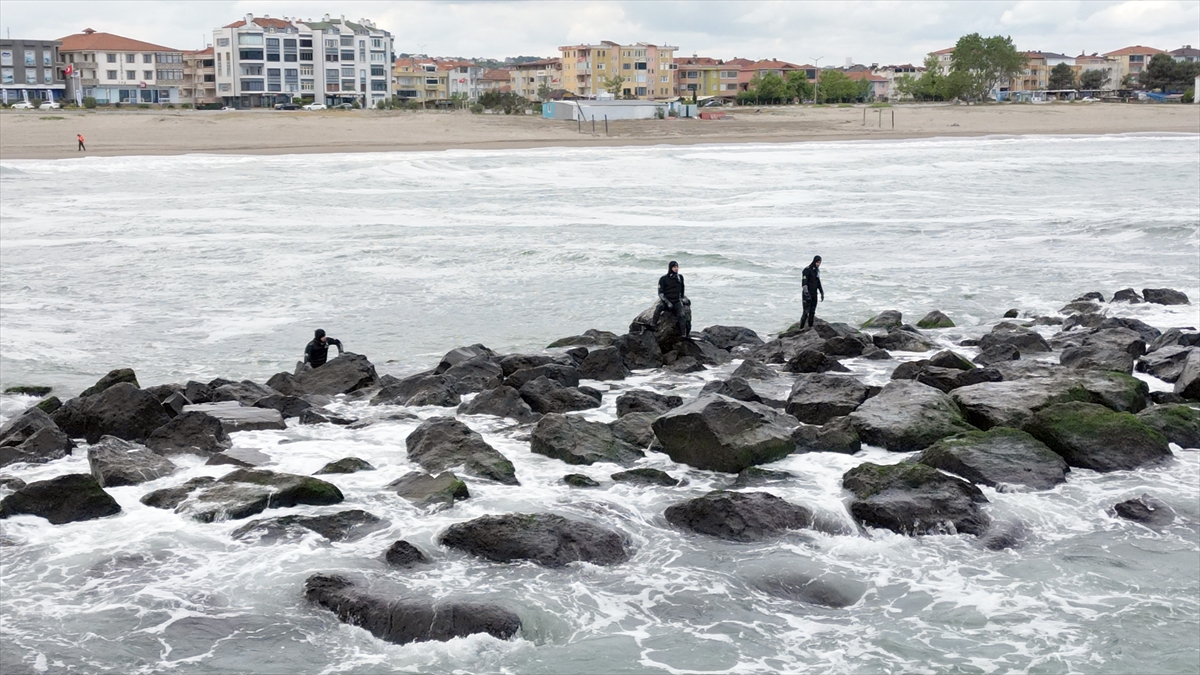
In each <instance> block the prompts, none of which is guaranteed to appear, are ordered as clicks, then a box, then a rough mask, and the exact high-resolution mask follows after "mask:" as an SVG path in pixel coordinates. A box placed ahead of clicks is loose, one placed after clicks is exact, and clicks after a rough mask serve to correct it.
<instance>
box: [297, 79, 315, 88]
mask: <svg viewBox="0 0 1200 675" xmlns="http://www.w3.org/2000/svg"><path fill="white" fill-rule="evenodd" d="M312 90H313V81H312V80H300V91H312Z"/></svg>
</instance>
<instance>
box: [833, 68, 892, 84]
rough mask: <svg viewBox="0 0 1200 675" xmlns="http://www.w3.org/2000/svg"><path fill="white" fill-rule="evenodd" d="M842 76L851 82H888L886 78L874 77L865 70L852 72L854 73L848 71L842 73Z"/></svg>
mask: <svg viewBox="0 0 1200 675" xmlns="http://www.w3.org/2000/svg"><path fill="white" fill-rule="evenodd" d="M843 74H844V75H845V76H846V77H847V78H849V79H851V80H870V81H871V82H887V81H888V79H887V78H886V77H882V76H880V75H874V74H872V73H870V72H868V71H865V70H854V71H850V72H847V73H843Z"/></svg>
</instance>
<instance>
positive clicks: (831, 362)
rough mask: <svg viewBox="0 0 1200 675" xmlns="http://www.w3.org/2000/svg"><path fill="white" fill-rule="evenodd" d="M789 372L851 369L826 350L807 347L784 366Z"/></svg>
mask: <svg viewBox="0 0 1200 675" xmlns="http://www.w3.org/2000/svg"><path fill="white" fill-rule="evenodd" d="M783 370H784V372H788V373H826V372H838V373H848V372H850V369H849V368H847V367H846V366H843V365H842V364H841V363H840V362H838V360H837V359H835V358H833V357H832V356H829V355H828V354H826V353H825V352H821V351H817V350H815V349H805V350H802V351H801V352H799V353H798V354H796V355H795V356H793V357H792V358H791V359H789V360H788V362H787V364H786V365H784V367H783Z"/></svg>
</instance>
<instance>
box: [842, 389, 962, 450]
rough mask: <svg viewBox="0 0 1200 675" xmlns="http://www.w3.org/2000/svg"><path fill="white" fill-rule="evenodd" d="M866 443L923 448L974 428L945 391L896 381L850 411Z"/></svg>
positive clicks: (893, 448)
mask: <svg viewBox="0 0 1200 675" xmlns="http://www.w3.org/2000/svg"><path fill="white" fill-rule="evenodd" d="M850 422H851V424H852V425H853V426H854V429H855V431H857V432H858V435H859V438H860V439H862V442H864V443H869V444H871V445H877V446H880V447H883V448H886V449H888V450H890V451H892V452H912V451H913V450H923V449H925V448H927V447H929V446H930V445H932V444H933V443H935V442H936V441H939V440H941V439H943V438H945V437H947V436H953V435H954V434H957V433H961V432H964V431H970V430H971V429H972V428H973V427H972V426H971V425H969V424H967V422H966V420H964V419H963V417H962V413H961V412H960V411H959V408H958V406H957V405H955V403H954V400H953V399H951V398H950V397H949V396H947V395H946V394H944V393H942V392H941V391H939V390H937V389H935V388H933V387H930V386H928V385H924V384H921V383H919V382H913V381H909V380H892V381H891V382H889V383H888V384H887V386H885V387H884V388H883V390H882V391H880V392H879V394H878V395H876V396H874V397H872V398H869V399H867V400H866V401H865V402H864V403H863V404H862V405H861V406H859V407H858V409H857V410H855V411H854V412H852V413H850Z"/></svg>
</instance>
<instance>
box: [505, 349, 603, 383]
mask: <svg viewBox="0 0 1200 675" xmlns="http://www.w3.org/2000/svg"><path fill="white" fill-rule="evenodd" d="M585 358H586V357H585ZM539 377H545V378H546V379H548V380H553V381H554V382H557V383H559V384H561V385H562V386H564V387H578V386H579V378H580V374H579V369H578V368H576V367H575V366H567V365H563V364H561V363H547V364H544V365H540V366H533V367H530V368H522V369H521V370H518V371H516V372H514V373H513V374H512V375H509V376H508V377H506V378H504V384H507V385H508V386H510V387H512V388H513V389H516V390H518V391H519V390H520V389H521V387H523V386H525V385H526V384H528V383H529V382H533V381H534V380H536V379H538V378H539Z"/></svg>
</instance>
